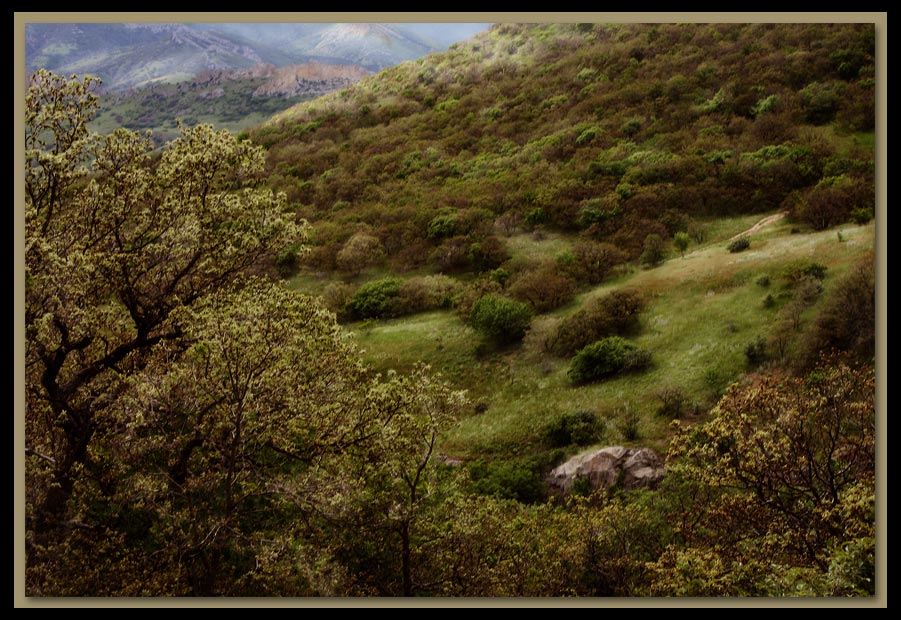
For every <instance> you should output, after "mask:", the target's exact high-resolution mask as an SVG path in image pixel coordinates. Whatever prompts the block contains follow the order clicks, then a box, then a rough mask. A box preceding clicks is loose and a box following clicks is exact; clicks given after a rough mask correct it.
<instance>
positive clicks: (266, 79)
mask: <svg viewBox="0 0 901 620" xmlns="http://www.w3.org/2000/svg"><path fill="white" fill-rule="evenodd" d="M366 75H369V71H367V70H366V69H363V68H362V67H359V66H357V65H334V64H322V63H318V62H311V63H305V64H301V65H286V66H282V67H276V66H275V65H272V64H266V63H258V64H255V65H253V66H251V67H249V68H247V69H230V70H225V69H217V70H204V71H201V72H199V73H197V74H195V75H194V76H193V77H192V78H191V80H190V81H185V82H178V83H175V84H154V85H151V86H145V87H143V88H137V89H129V90H128V91H120V92H107V93H104V94H102V95H101V96H100V110H99V112H98V114H97V117H96V118H95V119H94V121H93V122H92V123H91V127H92V129H93V130H94V131H97V132H98V133H102V134H105V133H109V132H111V131H113V130H114V129H115V128H117V127H126V128H128V129H134V130H146V129H149V130H151V131H152V132H153V139H154V141H155V142H156V143H157V144H162V143H164V142H166V141H167V140H171V139H172V138H174V137H175V136H176V135H177V134H178V121H179V120H180V121H182V122H183V123H185V124H187V125H196V124H198V123H212V124H213V125H215V126H216V127H219V128H225V129H228V130H230V131H233V132H235V133H237V132H239V131H241V130H243V129H246V128H248V127H252V126H255V125H259V124H260V123H262V122H263V121H264V120H266V119H267V118H269V117H270V116H272V115H273V114H275V113H277V112H280V111H282V110H284V109H286V108H288V107H290V106H292V105H294V104H296V103H298V102H300V101H306V100H310V99H314V98H316V97H319V96H322V95H324V94H326V93H330V92H332V91H335V90H339V89H341V88H345V87H347V86H350V85H351V84H353V83H354V82H356V81H358V80H360V79H361V78H363V77H364V76H366Z"/></svg>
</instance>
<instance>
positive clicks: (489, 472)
mask: <svg viewBox="0 0 901 620" xmlns="http://www.w3.org/2000/svg"><path fill="white" fill-rule="evenodd" d="M469 475H470V478H471V479H472V487H473V490H474V491H475V492H476V493H479V494H481V495H490V496H493V497H498V498H501V499H515V500H517V501H520V502H523V503H534V502H539V501H541V500H542V499H543V498H544V496H545V486H544V483H543V482H542V481H541V476H540V475H539V472H538V470H537V468H536V467H535V465H534V464H531V463H517V462H510V461H508V462H503V463H491V464H486V463H484V462H483V461H476V462H475V463H473V464H472V465H471V466H470V468H469Z"/></svg>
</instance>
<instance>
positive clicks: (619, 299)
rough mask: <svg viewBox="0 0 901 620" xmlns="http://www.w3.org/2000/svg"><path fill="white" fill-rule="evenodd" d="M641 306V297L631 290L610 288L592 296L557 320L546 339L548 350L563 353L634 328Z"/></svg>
mask: <svg viewBox="0 0 901 620" xmlns="http://www.w3.org/2000/svg"><path fill="white" fill-rule="evenodd" d="M643 307H644V303H643V302H642V299H641V297H640V296H639V295H638V294H637V293H635V292H632V291H613V292H611V293H609V294H608V295H606V296H604V297H601V298H599V299H595V300H593V301H592V302H590V303H589V304H587V305H586V307H585V308H583V309H581V310H579V311H578V312H576V313H575V314H573V315H572V316H570V317H568V318H567V319H565V320H564V321H563V322H562V323H561V324H560V326H559V327H558V328H557V333H556V334H555V335H554V337H553V338H550V339H549V342H550V343H551V351H552V352H553V353H554V354H556V355H558V356H560V357H567V356H570V355H573V354H574V353H575V352H576V351H578V350H579V349H581V348H583V347H585V346H587V345H589V344H591V343H592V342H596V341H598V340H601V339H602V338H606V337H607V336H622V335H625V334H628V333H631V332H634V331H636V328H637V327H638V319H639V313H640V312H641V310H642V309H643Z"/></svg>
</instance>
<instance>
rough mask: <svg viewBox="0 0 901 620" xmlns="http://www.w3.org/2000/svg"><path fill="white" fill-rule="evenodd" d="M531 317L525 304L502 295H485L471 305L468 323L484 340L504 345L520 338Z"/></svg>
mask: <svg viewBox="0 0 901 620" xmlns="http://www.w3.org/2000/svg"><path fill="white" fill-rule="evenodd" d="M531 318H532V312H531V311H530V310H529V306H527V305H526V304H524V303H522V302H519V301H516V300H513V299H510V298H508V297H502V296H499V295H486V296H484V297H482V298H481V299H479V300H478V301H477V302H476V303H475V304H474V305H473V307H472V313H471V314H470V318H469V320H470V323H471V324H472V326H473V328H475V330H476V331H477V332H478V333H479V334H480V335H481V336H482V338H484V339H485V340H486V341H488V342H491V343H494V344H497V345H506V344H511V343H514V342H517V341H519V340H522V337H523V336H524V335H525V333H526V328H527V327H528V326H529V321H530V320H531Z"/></svg>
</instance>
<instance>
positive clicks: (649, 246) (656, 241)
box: [639, 233, 666, 267]
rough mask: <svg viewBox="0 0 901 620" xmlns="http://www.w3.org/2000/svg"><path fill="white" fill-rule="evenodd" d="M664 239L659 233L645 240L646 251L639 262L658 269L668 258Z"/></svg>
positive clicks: (652, 234) (650, 235)
mask: <svg viewBox="0 0 901 620" xmlns="http://www.w3.org/2000/svg"><path fill="white" fill-rule="evenodd" d="M664 248H665V246H664V244H663V239H661V237H660V235H658V234H657V233H651V234H649V235H648V236H646V237H645V238H644V251H643V252H642V253H641V257H640V258H639V260H640V261H641V264H642V265H648V266H650V267H656V266H657V265H659V264H660V263H662V262H663V259H664V258H666V250H665V249H664Z"/></svg>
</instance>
